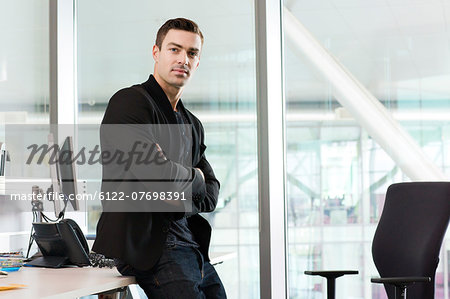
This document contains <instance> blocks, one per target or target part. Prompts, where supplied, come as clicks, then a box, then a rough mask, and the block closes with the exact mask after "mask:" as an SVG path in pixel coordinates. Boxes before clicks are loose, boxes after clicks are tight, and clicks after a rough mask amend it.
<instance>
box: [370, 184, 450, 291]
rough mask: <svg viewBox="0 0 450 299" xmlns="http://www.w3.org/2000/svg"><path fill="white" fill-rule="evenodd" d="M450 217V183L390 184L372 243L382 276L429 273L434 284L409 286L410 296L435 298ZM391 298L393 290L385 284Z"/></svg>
mask: <svg viewBox="0 0 450 299" xmlns="http://www.w3.org/2000/svg"><path fill="white" fill-rule="evenodd" d="M449 217H450V182H413V183H399V184H393V185H391V186H389V188H388V190H387V192H386V201H385V203H384V208H383V212H382V214H381V218H380V222H379V223H378V226H377V229H376V232H375V236H374V238H373V243H372V256H373V260H374V262H375V265H376V267H377V269H378V272H379V274H380V276H381V277H396V276H429V277H431V278H432V282H431V283H418V284H415V285H412V286H410V287H409V288H408V291H407V297H408V299H428V298H430V299H431V298H434V276H435V273H436V267H437V265H438V262H439V250H440V248H441V245H442V239H443V237H444V235H445V232H446V230H447V226H448V222H449ZM385 288H386V292H387V294H388V297H389V298H394V289H393V287H390V286H385Z"/></svg>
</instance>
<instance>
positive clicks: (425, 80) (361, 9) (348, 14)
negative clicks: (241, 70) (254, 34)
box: [284, 0, 450, 299]
mask: <svg viewBox="0 0 450 299" xmlns="http://www.w3.org/2000/svg"><path fill="white" fill-rule="evenodd" d="M284 5H285V7H286V8H287V9H288V10H289V11H290V12H292V14H293V15H294V16H295V18H296V19H297V20H298V21H300V22H301V23H302V24H303V25H304V26H305V27H306V28H307V29H308V30H309V31H310V32H311V33H312V34H313V35H314V37H315V38H316V39H317V40H318V41H319V42H320V43H321V44H322V45H323V46H324V47H325V48H326V49H327V50H328V51H329V52H330V53H331V54H332V55H334V56H335V57H336V59H337V60H338V61H340V62H341V63H342V64H343V65H344V66H345V67H346V68H347V69H348V70H349V71H350V72H351V73H352V74H353V75H354V76H355V77H356V78H357V79H358V81H359V82H361V84H362V85H364V86H365V87H366V88H367V89H368V90H369V91H370V92H371V93H372V94H373V95H374V96H375V97H376V98H377V99H378V100H379V101H380V102H381V103H382V104H383V105H384V106H385V107H386V108H387V109H388V111H389V112H390V113H392V115H393V116H394V118H395V119H396V120H397V121H398V123H399V124H400V125H401V126H402V127H403V128H404V129H405V130H406V131H407V132H408V133H409V134H410V135H411V136H412V137H413V139H414V140H415V141H416V142H417V143H418V144H419V145H420V147H421V148H422V150H423V152H424V153H425V154H426V156H427V158H428V159H429V160H431V161H432V162H433V163H434V164H436V165H437V166H438V167H439V168H440V169H441V170H442V171H443V172H444V173H446V174H447V175H448V174H449V173H450V168H449V161H448V159H449V157H448V153H449V152H450V147H449V141H448V137H449V136H448V131H449V129H450V123H449V121H448V120H449V119H450V118H449V116H450V88H449V85H448V84H444V83H443V82H444V81H447V82H448V80H449V79H450V51H449V45H448V39H449V37H450V35H449V31H448V26H449V24H448V21H446V20H447V19H446V18H448V16H449V14H448V13H449V12H450V6H449V5H450V4H449V3H448V2H441V1H415V2H414V3H412V2H411V1H393V0H390V1H384V0H383V1H369V2H367V1H359V0H355V1H299V0H298V1H297V0H294V1H284ZM284 25H285V26H287V25H286V23H285V24H284ZM284 29H285V31H286V30H288V29H287V28H284ZM293 44H295V43H292V41H291V40H289V37H288V36H286V43H285V45H284V55H285V57H284V59H285V90H286V92H285V93H286V103H287V108H286V134H287V183H286V190H287V206H288V238H289V239H288V256H289V263H288V272H289V292H290V298H302V299H304V298H326V281H325V279H322V278H320V277H313V276H305V275H304V274H303V271H305V270H321V269H356V270H359V271H360V275H358V276H348V277H343V278H340V279H338V281H337V294H336V297H337V298H365V299H368V298H385V292H384V290H383V287H381V286H380V285H376V284H371V283H370V277H372V276H377V275H378V274H377V271H376V269H375V267H374V265H373V262H372V255H371V242H372V238H373V233H374V230H375V228H376V224H377V222H378V219H379V216H380V214H381V211H382V208H383V204H384V197H385V192H386V189H387V187H388V186H389V185H390V184H391V183H394V182H402V181H409V178H408V177H407V176H406V175H405V174H404V173H403V172H402V170H401V169H399V167H398V166H397V163H396V161H394V160H393V159H392V158H391V157H390V156H389V155H388V154H387V152H386V151H385V149H383V148H382V147H381V146H380V145H379V144H378V143H377V142H376V141H375V140H374V139H372V137H371V136H369V134H368V133H367V131H366V129H365V128H364V127H363V126H362V125H361V124H360V123H358V122H357V121H355V120H354V117H353V115H351V114H350V113H349V112H348V111H347V109H346V108H345V107H343V105H342V104H341V103H340V102H339V101H338V100H337V99H336V97H335V90H333V88H332V84H331V83H330V82H329V81H327V80H326V79H324V78H323V77H322V76H320V72H319V71H318V70H317V69H315V68H314V67H312V66H311V63H310V61H309V60H308V59H307V57H306V56H305V55H304V54H302V53H301V51H299V49H298V48H296V47H295V46H293ZM367 113H368V115H367V116H368V117H369V116H370V111H367ZM411 163H414V161H411ZM444 243H446V242H444ZM447 248H448V246H445V245H444V248H443V250H442V252H443V254H446V253H447ZM446 260H447V259H444V258H443V256H442V258H441V265H440V266H439V268H438V271H437V275H436V276H437V278H436V280H437V285H436V298H448V297H444V271H448V265H444V262H445V261H446ZM447 296H448V295H447Z"/></svg>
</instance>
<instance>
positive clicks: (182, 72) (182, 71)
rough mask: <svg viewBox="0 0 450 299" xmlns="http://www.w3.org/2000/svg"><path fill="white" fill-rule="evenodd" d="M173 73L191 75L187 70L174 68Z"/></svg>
mask: <svg viewBox="0 0 450 299" xmlns="http://www.w3.org/2000/svg"><path fill="white" fill-rule="evenodd" d="M172 71H173V72H175V73H177V74H186V75H189V71H188V70H186V69H180V68H173V69H172Z"/></svg>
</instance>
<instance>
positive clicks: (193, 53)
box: [189, 52, 198, 57]
mask: <svg viewBox="0 0 450 299" xmlns="http://www.w3.org/2000/svg"><path fill="white" fill-rule="evenodd" d="M189 55H191V56H193V57H194V56H197V55H198V54H197V52H190V53H189Z"/></svg>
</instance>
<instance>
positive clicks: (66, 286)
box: [0, 267, 136, 299]
mask: <svg viewBox="0 0 450 299" xmlns="http://www.w3.org/2000/svg"><path fill="white" fill-rule="evenodd" d="M10 283H17V284H24V285H26V286H27V287H25V288H21V289H15V290H10V291H2V292H0V297H1V298H2V299H36V298H46V299H69V298H70V299H73V298H77V297H82V296H88V295H92V294H96V293H100V292H104V291H108V290H113V289H116V288H120V287H124V286H128V285H130V284H134V283H136V281H135V279H134V277H130V276H121V275H120V273H119V272H117V270H116V269H115V268H114V269H109V268H106V269H105V268H92V267H84V268H61V269H48V268H33V267H22V268H21V269H20V270H19V271H17V272H12V273H10V274H9V275H8V277H7V278H0V285H8V284H10Z"/></svg>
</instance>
